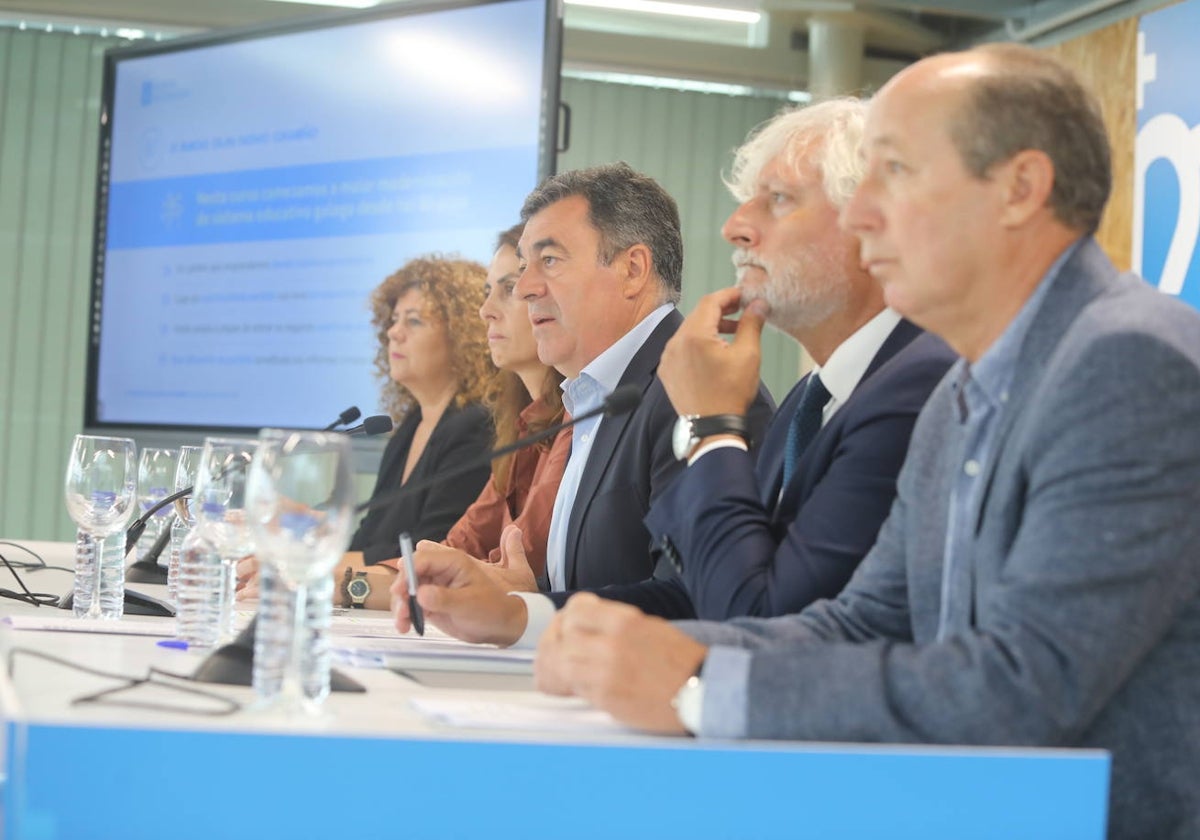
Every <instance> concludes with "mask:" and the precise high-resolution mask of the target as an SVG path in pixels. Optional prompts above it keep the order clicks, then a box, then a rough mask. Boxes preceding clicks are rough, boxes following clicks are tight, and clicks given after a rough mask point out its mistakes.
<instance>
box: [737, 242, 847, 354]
mask: <svg viewBox="0 0 1200 840" xmlns="http://www.w3.org/2000/svg"><path fill="white" fill-rule="evenodd" d="M733 264H734V266H735V267H736V269H737V285H738V288H739V289H741V291H742V307H743V308H744V307H745V306H746V305H747V304H748V303H750V301H752V300H759V299H760V300H764V301H766V303H767V305H769V306H770V307H771V312H770V314H769V315H767V323H769V324H772V325H773V326H775V327H776V328H777V329H780V330H783V331H784V332H786V333H793V334H794V333H797V332H803V331H805V330H807V329H810V328H811V327H813V326H814V325H816V324H819V323H821V322H822V321H825V320H827V319H828V318H829V317H830V316H831V315H833V314H834V313H835V312H837V311H838V310H840V309H842V308H844V307H845V306H846V297H847V294H846V293H847V284H846V282H845V278H844V277H843V273H844V272H843V269H842V265H843V264H844V262H843V255H842V254H841V253H838V252H837V251H834V252H830V251H828V250H826V249H818V248H814V247H812V246H805V247H804V248H803V249H796V250H795V251H793V252H792V254H791V255H790V257H789V258H787V259H784V260H778V259H777V260H774V261H767V260H764V259H762V258H761V257H758V256H757V255H755V254H754V253H753V252H752V251H750V250H748V249H745V248H738V249H736V250H735V251H734V252H733ZM751 266H758V267H759V270H760V271H761V272H762V273H763V274H765V275H766V279H765V282H762V283H756V284H755V285H754V286H753V287H750V286H747V285H746V275H747V273H748V269H749V268H750V267H751Z"/></svg>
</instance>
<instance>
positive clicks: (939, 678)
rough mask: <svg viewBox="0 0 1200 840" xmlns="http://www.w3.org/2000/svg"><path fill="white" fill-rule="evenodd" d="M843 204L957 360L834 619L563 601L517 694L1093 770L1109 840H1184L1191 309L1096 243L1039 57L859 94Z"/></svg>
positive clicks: (908, 311) (1075, 101)
mask: <svg viewBox="0 0 1200 840" xmlns="http://www.w3.org/2000/svg"><path fill="white" fill-rule="evenodd" d="M866 144H867V149H868V158H869V160H868V174H867V177H866V179H865V180H864V181H863V183H862V185H861V186H860V188H859V190H858V192H857V193H856V194H855V196H854V198H853V199H852V200H851V202H850V204H849V205H848V206H847V207H846V209H845V210H844V211H843V224H845V225H846V226H847V227H848V228H849V229H850V230H852V231H853V232H855V233H856V234H858V236H859V237H860V239H861V241H862V254H863V261H864V264H865V265H866V266H867V267H868V269H869V270H870V271H871V273H872V275H873V276H874V277H875V278H876V279H877V280H878V281H879V282H880V283H881V284H882V286H883V289H884V295H885V299H886V300H887V302H888V304H889V305H891V306H892V307H893V308H895V309H897V310H898V311H900V312H901V313H902V314H903V315H905V316H906V317H908V318H910V319H911V320H913V321H914V322H916V323H917V324H919V325H921V326H923V327H925V328H926V329H928V330H930V331H932V332H934V333H937V334H939V335H941V336H942V337H943V338H945V339H946V341H947V342H948V343H949V344H950V345H951V346H952V347H953V348H954V349H955V350H957V351H958V352H959V353H960V354H961V355H962V356H963V358H964V361H963V362H961V363H959V364H957V365H956V366H955V367H954V368H952V369H951V371H950V373H949V374H948V375H947V377H946V379H945V380H944V381H943V382H942V384H941V385H940V386H939V387H938V388H937V389H936V390H935V391H934V394H933V396H932V397H931V398H930V401H929V403H928V405H927V406H926V408H925V409H924V411H923V412H922V414H921V417H920V419H919V420H918V422H917V426H916V429H915V431H914V434H913V440H912V444H911V446H910V449H909V456H908V459H907V460H906V462H905V465H904V467H903V469H902V471H901V475H900V482H899V490H898V497H897V500H896V502H895V504H894V506H893V508H892V512H891V515H890V516H889V518H888V520H887V522H885V523H884V526H883V529H882V531H881V532H880V536H879V539H878V541H877V542H876V544H875V547H874V548H873V549H872V550H871V552H870V553H869V554H868V556H867V557H866V559H865V560H864V561H863V564H862V565H861V566H860V567H859V569H858V571H857V572H856V573H855V575H854V576H853V578H852V579H851V581H850V583H849V584H848V585H847V587H846V589H845V590H844V591H843V592H842V594H841V595H839V596H838V597H837V598H836V599H833V600H828V601H821V602H817V603H816V604H814V605H812V606H811V607H809V608H808V609H806V610H804V611H803V612H801V613H799V614H796V615H792V616H786V617H783V618H776V619H741V620H736V621H732V622H729V623H726V624H716V623H699V622H696V623H683V624H680V625H676V626H672V625H670V624H668V623H666V622H663V621H660V620H657V619H653V618H648V617H646V616H643V615H642V614H640V613H638V612H637V611H636V610H634V609H632V608H630V607H628V606H626V605H620V604H611V603H609V602H600V601H599V600H598V599H595V598H591V597H588V596H577V597H576V598H575V599H573V600H572V601H571V603H570V604H568V605H567V607H566V608H565V609H564V610H563V611H561V612H560V613H559V614H558V616H557V617H556V619H555V622H554V624H552V625H551V627H550V629H549V630H547V632H546V633H545V634H544V636H543V641H542V646H541V648H540V649H539V655H538V663H537V670H538V679H539V684H540V685H541V686H542V687H543V688H545V689H547V690H552V691H557V692H574V693H576V694H579V695H582V696H583V697H586V698H588V699H589V700H591V701H592V702H593V703H595V704H596V705H598V706H600V707H602V708H605V709H607V710H609V711H610V712H612V713H613V714H614V715H616V716H617V717H618V718H620V719H621V720H623V721H625V722H628V723H631V724H634V725H637V726H640V727H643V728H646V729H652V730H658V731H667V732H682V731H685V730H688V731H691V732H693V733H694V734H697V735H700V736H705V737H707V736H715V737H747V738H789V739H817V740H833V741H853V740H863V741H897V742H927V743H952V744H1014V745H1052V746H1080V747H1098V748H1103V749H1107V750H1111V752H1112V755H1113V774H1112V785H1111V797H1110V817H1109V831H1110V835H1111V836H1112V837H1122V838H1123V837H1129V838H1133V837H1154V838H1194V837H1200V795H1198V791H1200V549H1198V548H1197V546H1200V515H1197V508H1198V507H1200V433H1198V432H1197V430H1198V429H1200V315H1198V314H1197V313H1196V312H1194V311H1193V310H1191V309H1190V308H1188V307H1186V306H1184V305H1183V304H1181V303H1179V302H1178V301H1176V300H1173V299H1171V298H1168V297H1166V296H1164V295H1161V294H1159V293H1158V292H1157V291H1155V290H1154V289H1152V288H1151V287H1150V286H1148V285H1147V284H1145V283H1144V282H1142V281H1141V280H1139V279H1138V278H1136V277H1132V276H1129V275H1118V273H1117V271H1116V270H1115V269H1114V267H1113V266H1112V264H1111V263H1110V262H1109V260H1108V259H1107V258H1106V257H1105V255H1104V254H1103V253H1102V252H1101V250H1100V248H1099V247H1098V246H1097V245H1096V243H1095V242H1094V241H1093V239H1092V238H1091V234H1092V233H1093V232H1094V231H1095V229H1096V227H1097V225H1098V224H1099V220H1100V216H1101V213H1102V211H1103V207H1104V204H1105V202H1106V200H1107V196H1108V192H1109V187H1110V183H1111V176H1110V161H1109V149H1108V143H1107V138H1106V136H1105V132H1104V126H1103V123H1102V121H1101V118H1100V114H1099V108H1098V106H1097V105H1096V103H1095V102H1094V100H1093V99H1092V97H1091V96H1090V95H1089V94H1088V93H1087V92H1086V91H1085V90H1084V89H1083V87H1082V86H1081V85H1080V84H1079V82H1078V81H1077V80H1076V79H1075V77H1074V76H1073V75H1072V74H1071V73H1070V72H1069V71H1068V70H1066V69H1065V68H1064V67H1063V66H1062V65H1060V64H1059V63H1057V62H1056V61H1055V60H1054V59H1052V58H1050V57H1048V56H1045V55H1042V54H1040V53H1038V52H1036V51H1034V50H1032V49H1028V48H1024V47H1017V46H1012V45H993V46H989V47H983V48H978V49H975V50H971V51H969V52H965V53H956V54H949V55H942V56H936V57H933V58H930V59H926V60H924V61H921V62H919V63H917V64H916V65H914V66H913V67H911V68H909V69H907V70H906V71H904V72H903V73H901V74H899V75H898V76H897V77H896V78H895V79H893V80H892V81H891V82H889V83H888V85H887V86H885V87H884V89H883V90H882V91H881V92H880V93H879V95H878V96H877V98H876V100H875V101H874V102H873V103H872V105H871V108H870V112H869V116H868V123H867V133H866Z"/></svg>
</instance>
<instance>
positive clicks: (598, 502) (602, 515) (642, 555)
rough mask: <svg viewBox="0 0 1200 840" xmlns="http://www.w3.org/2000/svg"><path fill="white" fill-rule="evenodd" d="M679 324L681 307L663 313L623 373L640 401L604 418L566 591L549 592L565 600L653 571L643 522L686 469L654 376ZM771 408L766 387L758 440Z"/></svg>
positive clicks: (572, 533)
mask: <svg viewBox="0 0 1200 840" xmlns="http://www.w3.org/2000/svg"><path fill="white" fill-rule="evenodd" d="M681 323H683V316H682V315H681V314H680V313H679V311H678V310H675V311H672V312H671V313H670V314H669V315H668V316H667V317H666V318H664V319H663V320H662V322H661V323H659V325H658V326H657V327H655V329H654V331H653V332H652V333H651V334H650V337H649V338H648V339H646V342H645V343H644V344H643V345H642V346H641V348H640V349H639V350H638V352H637V354H636V355H635V356H634V357H633V359H632V360H631V361H630V363H629V366H628V367H627V368H626V369H625V373H624V375H623V376H622V377H621V382H620V384H621V385H628V384H633V385H636V386H637V387H638V388H640V389H641V392H642V402H641V404H640V405H638V407H637V409H636V410H634V411H633V412H631V413H629V414H625V415H622V416H620V417H607V418H605V419H604V422H602V423H601V424H600V428H599V430H598V431H597V432H596V439H595V441H594V442H593V443H592V450H591V453H590V455H589V457H588V462H587V466H586V467H585V468H584V472H583V476H582V478H581V479H580V482H579V492H578V494H577V495H576V497H575V505H574V507H572V508H571V522H570V526H569V528H568V530H567V551H566V563H567V568H566V575H565V578H566V583H567V590H568V591H567V592H557V593H552V594H551V598H552V599H553V600H554V601H555V602H556V603H557V604H558V605H559V606H561V605H562V604H563V603H565V601H566V599H567V597H569V596H570V595H571V591H570V590H576V589H585V588H594V587H600V586H606V585H608V584H620V583H634V582H636V581H644V580H646V579H647V578H648V577H650V575H651V574H652V573H653V571H654V560H653V558H652V557H651V554H650V532H649V531H648V530H646V526H645V524H644V523H643V521H642V520H643V518H644V517H645V516H646V512H647V511H648V510H649V509H650V504H651V503H652V502H653V501H654V500H655V499H656V498H658V496H659V494H660V493H662V491H663V490H664V489H666V487H667V485H668V484H669V483H670V482H671V481H672V480H673V479H674V478H675V476H676V475H678V474H679V472H680V471H681V470H682V469H683V467H684V463H683V462H682V461H679V460H677V459H676V458H675V453H674V451H673V450H672V447H671V432H672V430H673V428H674V425H675V418H676V416H677V415H676V413H675V409H674V408H672V407H671V401H670V400H669V399H668V398H667V393H666V391H665V390H664V389H663V386H662V382H661V381H659V379H658V376H657V375H656V374H657V371H658V360H659V358H660V357H661V356H662V351H663V348H664V347H665V346H666V343H667V341H668V340H669V339H670V338H671V336H672V335H674V334H675V330H677V329H678V328H679V325H680V324H681ZM772 407H773V406H772V403H771V397H770V395H769V394H768V393H767V391H766V389H764V388H761V387H760V389H759V395H758V398H757V400H756V401H755V403H754V406H753V407H752V409H751V412H750V422H749V426H750V432H751V437H752V439H756V438H757V437H759V436H761V434H762V431H763V429H764V428H765V427H766V423H767V420H768V419H769V418H770V416H771V409H772Z"/></svg>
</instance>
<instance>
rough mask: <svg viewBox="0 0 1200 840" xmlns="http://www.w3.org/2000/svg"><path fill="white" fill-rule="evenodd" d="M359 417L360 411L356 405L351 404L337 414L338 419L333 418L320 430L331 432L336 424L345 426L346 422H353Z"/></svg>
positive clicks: (360, 415)
mask: <svg viewBox="0 0 1200 840" xmlns="http://www.w3.org/2000/svg"><path fill="white" fill-rule="evenodd" d="M359 417H362V412H361V411H359V410H358V406H356V405H352V406H350V407H349V408H347V409H346V410H345V411H343V412H342V413H341V414H339V415H338V419H336V420H334V421H333V422H332V423H330V424H329V425H328V426H326V427H325V428H324V429H322V430H321V431H322V432H332V431H333V430H334V429H336V428H337V427H338V426H345V425H346V424H347V423H353V422H354V421H355V420H357V419H358V418H359Z"/></svg>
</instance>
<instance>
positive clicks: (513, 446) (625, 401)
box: [354, 385, 642, 513]
mask: <svg viewBox="0 0 1200 840" xmlns="http://www.w3.org/2000/svg"><path fill="white" fill-rule="evenodd" d="M641 402H642V392H641V390H640V389H639V388H638V387H637V386H636V385H622V386H621V387H620V388H617V390H615V391H613V392H612V393H611V394H609V395H608V397H607V398H605V400H604V402H603V403H601V404H600V406H599V407H598V408H594V409H592V410H591V411H585V412H584V413H583V414H580V415H579V416H578V417H572V418H571V419H570V420H567V421H566V422H565V423H559V424H558V425H556V426H550V427H548V428H545V429H542V430H541V431H540V432H538V433H537V434H532V435H529V436H528V437H523V438H518V439H517V440H515V441H513V442H512V443H510V444H509V445H508V446H502V447H500V448H499V449H493V450H492V451H491V452H489V453H488V454H487V455H484V456H483V458H476V459H475V460H473V461H470V462H468V463H466V464H460V465H459V466H457V467H455V468H454V469H452V470H447V471H446V472H442V473H438V474H437V475H431V476H430V477H429V478H427V479H425V480H424V481H418V482H415V483H411V482H410V483H408V484H405V485H403V486H401V487H397V488H396V489H395V490H392V491H390V492H388V493H384V494H382V495H380V496H376V497H375V498H374V499H368V500H367V501H365V502H363V503H361V504H359V505H358V506H356V507H355V508H354V512H355V513H363V512H364V511H368V510H375V509H376V508H381V507H386V506H387V505H390V504H392V503H393V502H395V501H396V500H397V499H399V498H400V497H402V496H403V495H404V494H406V493H415V492H416V491H417V490H424V489H426V488H427V487H431V486H433V485H436V484H441V483H442V482H443V481H449V480H450V479H452V478H458V477H459V476H460V475H466V474H467V473H470V472H473V471H474V470H477V469H479V468H480V467H481V466H483V465H486V464H490V463H491V462H492V461H494V460H496V459H497V458H503V457H504V456H505V455H509V454H512V453H513V452H516V451H517V450H519V449H524V448H525V447H527V446H533V445H534V444H535V443H541V442H542V441H543V440H547V439H549V438H552V437H554V436H555V435H557V434H558V433H559V432H561V431H562V430H563V429H569V428H570V427H571V426H574V425H575V424H576V423H582V422H583V421H584V420H590V419H592V418H593V417H597V416H599V415H601V414H603V415H604V416H605V417H619V416H620V415H622V414H628V413H629V412H631V411H633V410H634V409H635V408H637V407H638V406H639V405H640V404H641ZM373 419H374V418H368V420H373Z"/></svg>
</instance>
